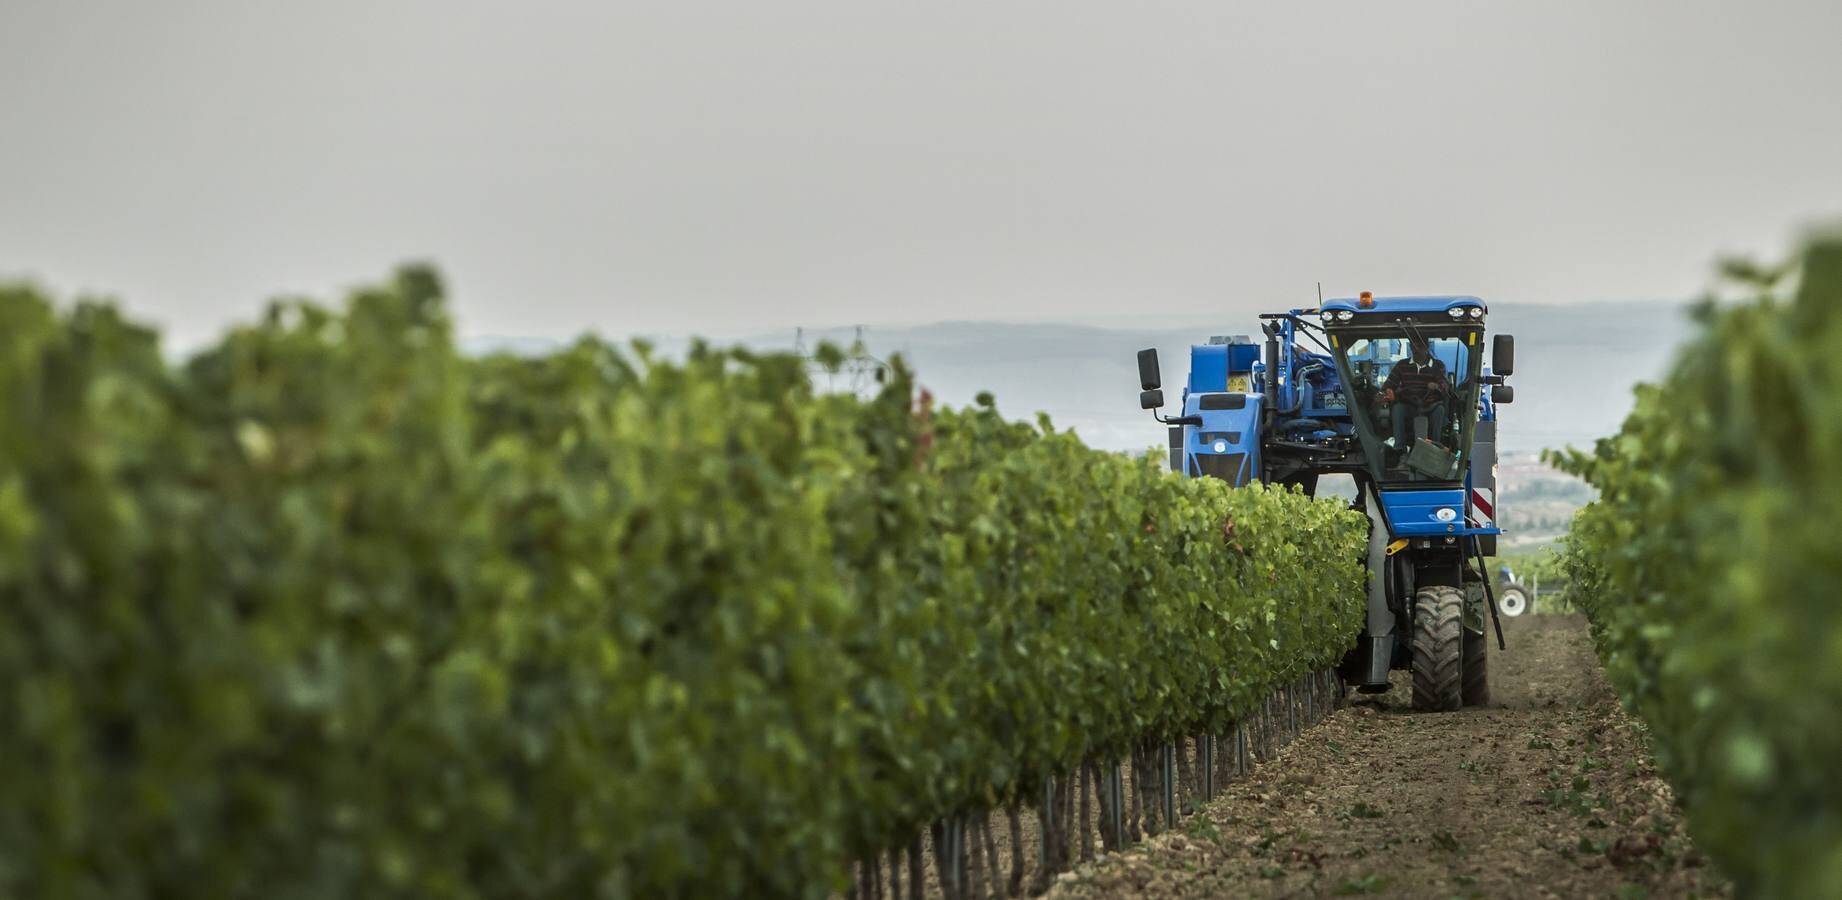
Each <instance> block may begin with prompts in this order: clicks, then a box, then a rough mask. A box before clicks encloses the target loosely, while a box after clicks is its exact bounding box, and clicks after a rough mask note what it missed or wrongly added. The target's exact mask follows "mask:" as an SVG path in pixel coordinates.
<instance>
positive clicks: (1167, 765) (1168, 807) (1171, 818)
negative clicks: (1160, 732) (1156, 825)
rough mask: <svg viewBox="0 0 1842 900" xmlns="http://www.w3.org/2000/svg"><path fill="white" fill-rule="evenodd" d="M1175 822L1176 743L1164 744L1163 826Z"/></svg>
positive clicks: (1173, 824) (1171, 826)
mask: <svg viewBox="0 0 1842 900" xmlns="http://www.w3.org/2000/svg"><path fill="white" fill-rule="evenodd" d="M1176 824H1177V745H1176V744H1172V743H1168V742H1166V743H1165V744H1164V827H1165V828H1174V827H1176Z"/></svg>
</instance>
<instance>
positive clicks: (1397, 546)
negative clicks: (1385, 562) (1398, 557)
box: [1388, 538, 1407, 556]
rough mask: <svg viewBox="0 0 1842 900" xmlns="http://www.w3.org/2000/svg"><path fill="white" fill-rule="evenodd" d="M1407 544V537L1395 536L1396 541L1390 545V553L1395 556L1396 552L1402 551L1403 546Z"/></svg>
mask: <svg viewBox="0 0 1842 900" xmlns="http://www.w3.org/2000/svg"><path fill="white" fill-rule="evenodd" d="M1405 546H1407V539H1406V538H1395V539H1394V541H1393V542H1392V543H1390V544H1389V545H1388V555H1389V556H1393V555H1394V554H1396V553H1399V552H1401V548H1403V547H1405Z"/></svg>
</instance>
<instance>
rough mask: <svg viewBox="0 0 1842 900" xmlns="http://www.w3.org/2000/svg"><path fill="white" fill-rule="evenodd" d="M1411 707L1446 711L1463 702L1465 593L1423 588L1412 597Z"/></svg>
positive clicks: (1448, 589) (1452, 589)
mask: <svg viewBox="0 0 1842 900" xmlns="http://www.w3.org/2000/svg"><path fill="white" fill-rule="evenodd" d="M1413 606H1414V609H1413V708H1414V709H1417V710H1422V711H1427V712H1448V711H1451V710H1455V709H1458V708H1459V707H1460V706H1462V705H1463V704H1464V694H1463V691H1464V684H1463V682H1464V677H1463V673H1464V659H1463V644H1464V635H1465V623H1464V612H1465V594H1464V592H1463V591H1461V590H1459V589H1458V588H1455V587H1446V586H1443V585H1435V586H1432V587H1423V588H1421V589H1420V590H1418V591H1416V592H1415V593H1414V599H1413Z"/></svg>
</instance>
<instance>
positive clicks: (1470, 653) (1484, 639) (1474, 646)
mask: <svg viewBox="0 0 1842 900" xmlns="http://www.w3.org/2000/svg"><path fill="white" fill-rule="evenodd" d="M1460 627H1461V629H1462V630H1463V631H1464V633H1465V637H1464V645H1465V658H1464V661H1463V662H1462V663H1461V666H1462V668H1463V670H1464V680H1465V686H1464V690H1463V691H1462V692H1461V693H1462V694H1463V695H1464V701H1465V705H1466V706H1489V705H1490V632H1488V631H1486V632H1484V633H1483V634H1475V633H1473V632H1472V631H1471V629H1469V628H1463V627H1462V626H1460Z"/></svg>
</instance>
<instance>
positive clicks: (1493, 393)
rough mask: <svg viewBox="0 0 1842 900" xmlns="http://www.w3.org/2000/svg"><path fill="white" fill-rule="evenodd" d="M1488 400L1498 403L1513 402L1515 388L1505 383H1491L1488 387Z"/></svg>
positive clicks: (1514, 400)
mask: <svg viewBox="0 0 1842 900" xmlns="http://www.w3.org/2000/svg"><path fill="white" fill-rule="evenodd" d="M1490 402H1492V403H1498V404H1502V403H1514V402H1516V389H1515V388H1514V387H1512V386H1510V385H1507V384H1498V385H1492V386H1491V388H1490Z"/></svg>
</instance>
